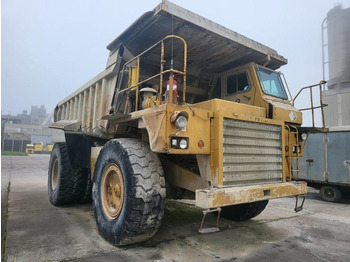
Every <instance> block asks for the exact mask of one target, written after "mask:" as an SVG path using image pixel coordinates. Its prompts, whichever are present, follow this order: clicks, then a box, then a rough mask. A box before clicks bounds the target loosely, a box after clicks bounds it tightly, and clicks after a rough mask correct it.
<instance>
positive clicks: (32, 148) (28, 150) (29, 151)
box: [26, 144, 34, 154]
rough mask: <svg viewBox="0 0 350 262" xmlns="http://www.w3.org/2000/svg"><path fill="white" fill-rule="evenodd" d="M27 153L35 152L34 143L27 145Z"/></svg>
mask: <svg viewBox="0 0 350 262" xmlns="http://www.w3.org/2000/svg"><path fill="white" fill-rule="evenodd" d="M26 153H27V154H33V153H34V145H33V144H27V145H26Z"/></svg>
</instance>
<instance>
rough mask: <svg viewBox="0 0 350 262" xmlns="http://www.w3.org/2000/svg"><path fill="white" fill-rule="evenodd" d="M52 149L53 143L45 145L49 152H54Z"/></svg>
mask: <svg viewBox="0 0 350 262" xmlns="http://www.w3.org/2000/svg"><path fill="white" fill-rule="evenodd" d="M52 149H53V144H47V145H46V146H45V151H46V152H47V153H51V152H52Z"/></svg>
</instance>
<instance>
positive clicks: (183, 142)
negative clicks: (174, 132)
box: [170, 137, 189, 149]
mask: <svg viewBox="0 0 350 262" xmlns="http://www.w3.org/2000/svg"><path fill="white" fill-rule="evenodd" d="M188 141H189V139H188V138H187V137H171V138H170V145H171V147H172V148H175V149H187V148H188V143H189V142H188Z"/></svg>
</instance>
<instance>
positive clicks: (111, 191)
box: [101, 163, 124, 219]
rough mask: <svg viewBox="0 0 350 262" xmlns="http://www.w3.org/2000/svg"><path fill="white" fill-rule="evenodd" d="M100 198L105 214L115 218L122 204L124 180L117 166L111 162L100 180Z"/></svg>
mask: <svg viewBox="0 0 350 262" xmlns="http://www.w3.org/2000/svg"><path fill="white" fill-rule="evenodd" d="M101 200H102V207H103V211H104V213H105V215H106V216H107V217H108V218H109V219H116V218H117V217H118V216H119V214H120V211H121V209H122V206H123V201H124V181H123V176H122V173H121V172H120V169H119V167H118V166H117V165H116V164H114V163H111V164H109V165H108V166H107V167H106V168H105V169H104V171H103V174H102V181H101Z"/></svg>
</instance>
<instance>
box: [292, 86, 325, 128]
mask: <svg viewBox="0 0 350 262" xmlns="http://www.w3.org/2000/svg"><path fill="white" fill-rule="evenodd" d="M326 83H327V82H326V81H323V80H322V81H320V83H318V84H315V85H311V86H306V87H303V88H302V89H300V90H299V92H298V93H297V94H296V96H295V97H294V98H293V99H292V105H293V106H294V103H295V100H296V99H297V98H298V96H299V95H300V93H301V92H303V91H304V90H307V89H309V90H310V103H311V104H310V105H311V106H310V107H307V108H301V109H299V111H307V110H311V116H312V127H315V109H318V108H320V109H321V117H322V127H323V128H324V127H325V121H324V112H323V108H324V107H325V106H327V105H326V104H323V102H322V85H324V84H326ZM317 86H318V87H319V93H320V105H319V106H314V99H313V92H312V90H313V88H314V87H317Z"/></svg>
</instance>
